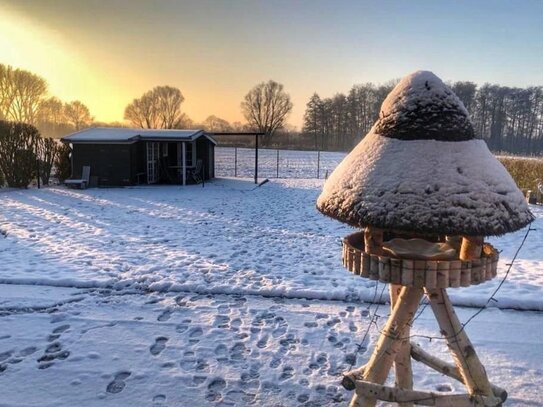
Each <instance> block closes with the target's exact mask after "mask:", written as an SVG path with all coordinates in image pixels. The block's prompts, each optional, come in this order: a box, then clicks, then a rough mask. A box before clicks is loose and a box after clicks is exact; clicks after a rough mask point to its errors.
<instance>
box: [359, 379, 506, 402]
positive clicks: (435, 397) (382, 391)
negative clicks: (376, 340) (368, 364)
mask: <svg viewBox="0 0 543 407" xmlns="http://www.w3.org/2000/svg"><path fill="white" fill-rule="evenodd" d="M356 390H357V391H358V392H360V393H366V394H371V395H373V396H374V397H375V398H377V399H379V400H382V401H387V402H389V403H399V404H400V405H402V404H403V403H405V402H412V401H414V402H415V403H416V404H417V405H420V406H439V407H474V406H486V407H497V406H499V405H500V404H501V399H500V398H498V397H495V396H479V397H478V398H477V401H476V402H474V400H473V399H472V397H471V396H470V395H468V394H443V393H435V392H427V391H416V390H405V389H400V388H397V387H389V386H383V385H381V384H375V383H371V382H368V381H365V380H360V381H358V382H356Z"/></svg>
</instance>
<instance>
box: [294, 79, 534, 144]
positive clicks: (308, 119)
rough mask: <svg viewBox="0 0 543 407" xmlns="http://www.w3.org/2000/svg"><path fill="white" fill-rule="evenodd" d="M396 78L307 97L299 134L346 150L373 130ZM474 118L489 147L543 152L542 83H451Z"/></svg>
mask: <svg viewBox="0 0 543 407" xmlns="http://www.w3.org/2000/svg"><path fill="white" fill-rule="evenodd" d="M395 84H396V81H391V82H389V83H386V84H384V85H379V86H377V85H374V84H372V83H367V84H363V85H355V86H353V87H352V88H351V90H350V91H349V93H348V94H347V95H345V94H342V93H338V94H336V95H335V96H333V97H331V98H324V99H323V98H321V97H319V95H318V94H317V93H315V94H313V96H311V98H310V99H309V101H308V103H307V105H306V110H305V115H304V125H303V130H302V132H303V134H305V135H307V136H310V137H311V138H312V139H313V142H314V148H316V149H320V150H349V149H350V148H352V147H353V146H354V145H356V144H357V143H358V142H359V141H360V140H361V138H362V137H364V135H366V133H367V132H368V131H369V130H370V129H371V126H372V125H373V123H374V122H375V121H376V120H377V118H378V116H379V111H380V106H381V104H382V102H383V100H384V99H385V97H386V95H387V94H388V93H389V92H390V90H391V89H392V88H393V87H394V85H395ZM449 86H450V87H451V89H452V90H453V91H454V92H455V93H456V94H457V95H458V97H459V98H460V99H461V100H462V102H463V103H464V105H465V106H466V108H467V109H468V111H469V113H470V115H471V118H472V120H473V123H474V126H475V131H476V133H477V134H478V135H479V137H482V138H484V139H485V140H486V141H487V143H488V145H489V147H490V149H492V150H493V151H499V152H510V153H515V154H542V153H543V88H542V87H541V86H539V87H529V88H511V87H505V86H499V85H489V84H485V85H483V86H480V87H478V86H477V85H476V84H475V83H473V82H454V83H450V84H449Z"/></svg>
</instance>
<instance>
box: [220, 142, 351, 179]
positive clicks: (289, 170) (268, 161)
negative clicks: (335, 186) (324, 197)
mask: <svg viewBox="0 0 543 407" xmlns="http://www.w3.org/2000/svg"><path fill="white" fill-rule="evenodd" d="M345 155H346V153H337V152H329V151H298V150H276V149H259V150H258V176H259V178H327V177H328V175H329V174H330V173H331V172H332V171H333V170H334V168H336V166H337V165H338V164H339V163H340V162H341V160H343V158H344V157H345ZM254 173H255V150H254V148H241V147H217V148H216V149H215V175H216V176H218V177H244V178H245V177H254Z"/></svg>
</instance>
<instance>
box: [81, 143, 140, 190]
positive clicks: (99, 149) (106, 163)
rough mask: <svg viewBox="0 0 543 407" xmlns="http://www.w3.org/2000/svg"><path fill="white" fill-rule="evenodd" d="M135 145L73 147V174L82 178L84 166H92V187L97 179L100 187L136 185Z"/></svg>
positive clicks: (84, 145) (82, 145) (85, 145)
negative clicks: (94, 179)
mask: <svg viewBox="0 0 543 407" xmlns="http://www.w3.org/2000/svg"><path fill="white" fill-rule="evenodd" d="M134 151H135V146H134V145H133V144H77V143H75V144H74V145H73V152H72V165H73V168H72V172H73V177H74V178H80V177H81V172H82V169H83V166H86V165H88V166H90V175H91V185H92V180H93V177H97V178H98V180H97V182H98V186H124V185H131V184H133V183H134V178H133V176H132V157H133V155H134Z"/></svg>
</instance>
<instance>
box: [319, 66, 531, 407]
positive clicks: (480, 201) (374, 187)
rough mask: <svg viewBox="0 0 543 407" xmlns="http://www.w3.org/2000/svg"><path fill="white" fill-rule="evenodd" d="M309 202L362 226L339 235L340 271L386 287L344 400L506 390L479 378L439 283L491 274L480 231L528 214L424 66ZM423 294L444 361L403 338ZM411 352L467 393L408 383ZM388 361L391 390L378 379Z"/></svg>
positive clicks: (418, 400)
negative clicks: (381, 310) (376, 334)
mask: <svg viewBox="0 0 543 407" xmlns="http://www.w3.org/2000/svg"><path fill="white" fill-rule="evenodd" d="M317 208H318V209H319V210H320V211H321V212H322V213H323V214H325V215H327V216H330V217H332V218H334V219H337V220H339V221H341V222H345V223H348V224H349V225H351V226H354V227H356V228H360V229H362V231H360V232H358V233H354V234H352V235H350V236H347V237H346V238H345V239H344V241H343V263H344V265H345V267H346V268H347V269H349V270H350V271H351V272H353V273H355V274H358V275H360V276H361V277H365V278H369V279H372V280H378V281H381V282H383V283H389V284H390V296H391V306H392V313H391V316H390V318H389V319H388V321H387V324H386V326H385V328H384V330H383V331H382V334H381V336H380V338H379V341H378V343H377V345H376V347H375V349H374V351H373V354H372V356H371V358H370V360H369V361H368V363H367V364H366V365H365V366H363V367H361V368H358V369H355V370H351V371H350V372H347V373H346V374H345V376H344V380H343V385H344V386H345V387H346V388H348V389H350V390H356V393H355V395H354V396H353V400H352V401H351V405H352V406H374V405H375V404H376V401H377V400H383V401H388V402H397V403H399V404H400V405H401V406H412V405H414V404H423V405H440V406H455V407H461V406H475V405H477V406H480V405H484V406H497V405H500V404H501V403H503V401H504V400H505V398H506V397H507V393H506V392H505V391H504V390H503V389H500V388H499V387H497V386H494V385H492V384H490V382H489V380H488V378H487V375H486V372H485V369H484V367H483V365H482V364H481V362H480V361H479V358H478V357H477V354H476V352H475V350H474V348H473V346H472V345H471V342H470V340H469V338H468V336H467V334H466V332H465V330H464V329H463V326H462V325H461V323H460V322H459V320H458V317H457V316H456V314H455V312H454V309H453V307H452V304H451V302H450V300H449V297H448V295H447V291H446V290H447V288H449V287H467V286H470V285H475V284H481V283H484V282H485V281H488V280H491V279H492V278H494V277H495V276H496V270H497V262H498V252H497V250H496V249H495V248H494V247H493V246H492V245H490V244H489V243H486V242H485V241H484V237H485V236H491V235H502V234H505V233H509V232H513V231H515V230H517V229H520V228H522V227H524V226H526V225H527V224H529V223H530V222H531V221H532V220H533V215H532V214H531V213H530V211H529V209H528V206H527V204H526V200H525V198H524V196H523V194H522V192H521V191H520V190H519V189H518V187H517V185H516V184H515V182H514V181H513V179H512V178H511V176H510V175H509V173H508V172H507V171H506V170H505V168H504V167H503V166H502V165H501V164H500V162H499V161H498V160H497V159H496V158H495V157H494V156H493V155H492V153H491V152H490V151H489V150H488V148H487V146H486V144H485V142H484V141H483V140H478V139H476V138H475V134H474V130H473V126H472V123H471V122H470V119H469V117H468V112H467V111H466V109H465V107H464V105H463V104H462V102H461V101H460V100H459V99H458V97H457V96H456V95H455V94H454V93H453V92H452V91H451V90H450V89H449V88H448V87H447V86H445V84H443V82H442V81H441V80H440V79H439V78H438V77H436V76H435V75H434V74H433V73H431V72H426V71H419V72H415V73H413V74H411V75H409V76H407V77H405V78H404V79H403V80H402V81H400V83H399V84H398V85H397V86H396V87H395V88H394V89H393V90H392V92H390V94H389V95H388V96H387V98H386V99H385V101H384V103H383V105H382V107H381V112H380V115H379V119H378V120H377V122H376V123H375V125H374V126H373V128H372V129H371V130H370V132H369V133H368V134H367V135H366V137H364V139H363V140H362V141H361V142H360V143H359V144H358V145H357V146H356V147H355V148H354V150H353V151H352V152H351V153H350V154H349V155H348V156H347V157H346V158H345V159H344V160H343V161H342V162H341V164H340V165H339V166H338V167H337V168H336V169H335V171H334V172H333V173H332V175H331V176H330V178H329V179H328V180H327V181H326V183H325V185H324V188H323V191H322V193H321V195H320V196H319V198H318V201H317ZM423 295H426V296H427V297H428V300H429V303H430V305H431V308H432V311H433V313H434V314H435V317H436V319H437V322H438V324H439V327H440V331H441V334H442V335H443V336H444V337H445V339H446V341H447V344H448V347H449V349H450V351H451V352H452V356H453V359H454V362H455V364H454V365H453V364H449V363H447V362H444V361H442V360H440V359H438V358H436V357H434V356H432V355H430V354H429V353H427V352H426V351H425V350H424V349H422V348H421V347H420V346H418V345H416V344H412V343H410V341H409V337H410V325H411V321H412V320H413V316H414V314H415V312H416V311H417V308H418V306H419V302H420V300H421V298H422V297H423ZM411 357H413V358H414V359H415V360H417V361H419V362H422V363H424V364H426V365H427V366H429V367H431V368H433V369H435V370H437V371H439V372H441V373H443V374H445V375H448V376H450V377H452V378H455V379H457V380H459V381H460V382H462V383H464V385H465V386H466V388H467V390H468V393H467V394H443V393H433V392H426V391H415V390H413V379H412V372H411ZM393 364H394V365H395V386H394V387H390V386H385V385H384V382H385V381H386V379H387V376H388V373H389V371H390V369H391V367H392V365H393Z"/></svg>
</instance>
